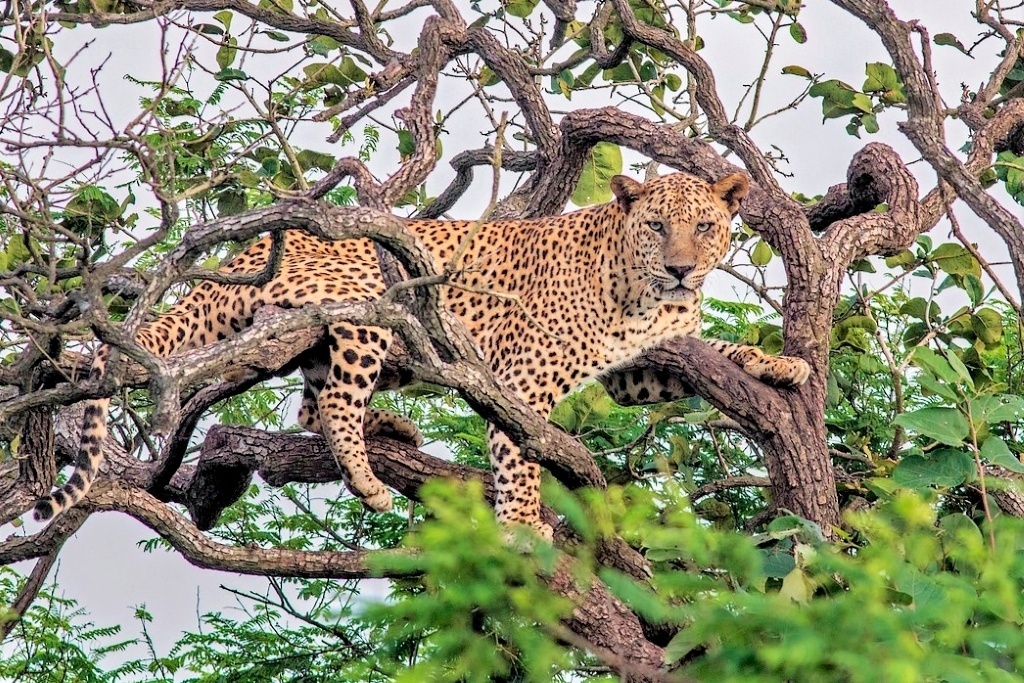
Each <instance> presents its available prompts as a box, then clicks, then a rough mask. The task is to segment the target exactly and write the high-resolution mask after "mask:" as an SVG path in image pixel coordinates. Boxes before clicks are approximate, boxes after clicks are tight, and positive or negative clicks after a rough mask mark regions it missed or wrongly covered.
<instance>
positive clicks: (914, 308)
mask: <svg viewBox="0 0 1024 683" xmlns="http://www.w3.org/2000/svg"><path fill="white" fill-rule="evenodd" d="M900 313H901V314H903V315H909V316H910V317H911V318H917V319H918V320H926V321H929V322H936V321H937V320H938V319H939V315H940V314H941V313H942V311H941V309H940V308H939V305H938V304H936V303H935V302H934V301H928V300H926V299H924V298H923V297H920V296H917V297H914V298H913V299H911V300H910V301H908V302H906V303H905V304H903V305H902V306H900Z"/></svg>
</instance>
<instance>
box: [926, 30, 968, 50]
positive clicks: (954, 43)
mask: <svg viewBox="0 0 1024 683" xmlns="http://www.w3.org/2000/svg"><path fill="white" fill-rule="evenodd" d="M932 42H934V43H935V44H936V45H949V46H951V47H955V48H956V49H957V50H960V52H963V53H964V54H967V48H965V47H964V44H963V43H961V42H960V41H959V40H958V39H957V37H956V36H954V35H953V34H952V33H936V34H935V36H934V37H933V38H932Z"/></svg>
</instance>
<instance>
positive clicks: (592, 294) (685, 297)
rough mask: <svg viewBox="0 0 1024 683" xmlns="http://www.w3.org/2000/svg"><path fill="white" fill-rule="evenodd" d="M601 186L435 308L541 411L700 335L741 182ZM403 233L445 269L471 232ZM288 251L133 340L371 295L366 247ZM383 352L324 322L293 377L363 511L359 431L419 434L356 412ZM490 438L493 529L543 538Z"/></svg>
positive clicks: (479, 257)
mask: <svg viewBox="0 0 1024 683" xmlns="http://www.w3.org/2000/svg"><path fill="white" fill-rule="evenodd" d="M612 189H613V191H614V193H615V196H616V198H615V200H614V201H613V202H611V203H609V204H605V205H601V206H596V207H592V208H587V209H583V210H580V211H576V212H573V213H569V214H565V215H562V216H556V217H552V218H543V219H538V220H513V221H496V222H493V223H486V224H484V225H483V226H481V228H480V230H479V231H478V232H477V234H476V235H475V237H474V238H473V240H472V243H471V244H470V246H469V248H468V249H467V251H466V253H465V258H464V262H463V263H464V264H465V265H467V266H468V267H467V268H466V269H465V270H464V271H463V273H462V274H461V275H460V276H459V280H460V282H458V283H456V286H450V287H447V288H446V292H445V300H446V305H447V306H448V308H449V309H450V310H451V311H452V312H453V313H454V314H455V315H456V316H458V317H459V318H460V319H461V320H462V321H463V322H464V323H465V325H466V327H467V328H468V330H469V332H470V334H471V335H472V336H473V338H474V339H475V340H476V342H477V343H478V345H479V346H480V348H481V349H482V350H483V353H484V356H485V358H486V359H487V361H488V362H489V363H490V365H491V368H492V369H493V371H494V372H495V374H496V375H497V376H498V378H499V379H500V380H502V381H503V382H505V383H506V384H507V385H508V386H510V387H512V388H513V389H514V390H515V391H516V392H517V393H518V395H519V396H520V397H521V398H522V399H523V400H525V401H526V402H527V403H529V404H530V405H531V406H533V407H534V408H535V409H536V410H537V411H538V412H539V413H541V414H543V415H547V414H548V412H549V411H550V410H551V408H552V407H553V406H554V404H555V402H556V401H558V400H559V399H560V398H562V397H563V396H564V395H565V394H566V393H568V392H569V391H570V390H571V389H573V388H574V387H576V386H577V385H579V384H580V383H581V382H583V381H584V380H587V379H589V378H593V377H595V376H598V375H600V374H601V373H603V372H606V371H609V370H612V369H614V368H615V367H616V366H617V365H619V364H622V363H624V362H626V361H628V360H630V359H631V358H634V357H635V356H636V355H637V354H638V353H639V352H641V351H642V350H644V349H646V348H650V347H652V346H654V345H656V344H658V343H659V342H661V341H663V340H665V339H667V338H670V337H675V336H686V335H696V334H699V331H700V310H699V303H700V293H699V290H700V287H701V285H702V284H703V282H704V279H705V277H706V276H707V275H708V273H709V272H711V270H712V269H714V268H715V266H716V265H717V264H718V263H719V262H720V261H721V260H722V258H723V257H724V256H725V254H726V251H727V249H728V247H729V237H730V222H731V218H732V216H733V215H734V214H735V213H736V211H737V209H738V207H739V202H740V200H741V199H742V198H743V197H744V196H745V195H746V193H747V190H748V181H747V178H746V176H744V175H742V174H733V175H729V176H726V177H724V178H722V179H720V180H719V181H718V182H716V183H713V184H709V183H706V182H704V181H703V180H700V179H698V178H695V177H693V176H690V175H686V174H682V173H676V174H673V175H668V176H664V177H662V178H657V179H654V180H650V181H648V182H647V183H644V184H641V183H638V182H636V181H634V180H631V179H629V178H627V177H625V176H616V177H615V178H614V179H613V181H612ZM407 224H408V227H409V229H410V230H411V231H412V232H413V233H415V234H417V235H418V236H419V237H420V238H421V239H422V240H423V241H424V243H425V244H426V245H427V247H428V248H429V249H430V250H431V252H432V253H433V255H434V257H435V258H436V262H437V263H438V264H442V263H444V262H446V261H447V260H448V259H449V258H451V256H452V255H453V254H454V253H455V250H456V249H457V247H458V245H459V243H460V241H461V240H462V238H463V236H464V235H465V234H466V231H467V230H468V228H469V227H470V223H468V222H463V221H427V220H410V221H408V223H407ZM285 239H286V244H285V250H284V258H283V262H282V264H281V267H280V271H279V273H278V274H277V275H276V276H275V277H274V278H273V280H272V281H271V282H269V283H268V284H266V285H265V286H263V287H259V288H256V287H251V286H240V285H218V284H212V283H210V282H204V283H202V284H199V285H198V286H196V287H195V288H194V289H192V290H191V292H189V294H188V295H187V296H185V297H184V298H183V299H182V300H181V302H180V303H178V304H177V305H176V306H174V307H173V308H172V309H171V310H170V311H169V312H167V313H165V314H164V315H161V316H160V317H158V318H157V319H156V320H155V321H154V322H152V323H149V324H148V325H146V326H144V327H143V328H142V329H141V331H140V332H139V334H138V341H139V343H140V344H141V345H142V346H144V347H146V348H147V349H149V350H150V351H152V352H153V353H155V354H157V355H160V356H164V355H167V354H169V353H171V352H173V351H177V350H181V349H186V348H194V347H198V346H202V345H205V344H209V343H212V342H213V341H216V340H218V339H222V338H225V337H227V336H230V335H232V334H233V333H235V332H237V331H239V330H240V329H242V328H244V327H246V326H247V325H249V324H251V320H252V316H253V313H254V312H255V311H256V309H258V308H259V307H261V306H264V305H268V304H274V305H277V306H284V307H290V306H301V305H303V304H306V303H311V302H327V301H338V300H369V299H373V298H375V297H378V296H380V294H381V293H382V291H383V289H384V285H383V283H382V279H381V276H380V272H379V268H378V265H377V258H376V253H375V251H374V247H373V244H372V243H371V242H370V241H369V240H346V241H340V242H326V241H322V240H318V239H316V238H313V237H310V236H308V235H306V234H304V233H302V232H288V233H286V237H285ZM270 248H271V239H270V238H269V237H267V238H264V239H262V240H261V241H259V242H256V243H255V244H253V245H252V246H251V247H250V248H249V249H247V250H246V251H245V252H244V253H242V254H241V255H240V256H238V257H237V258H235V259H234V260H233V261H231V263H230V264H229V265H228V266H226V268H225V270H230V271H236V272H259V271H260V270H262V269H263V267H264V264H265V263H266V260H267V257H268V255H269V253H270ZM457 284H464V285H466V287H464V288H460V287H458V286H457ZM481 291H491V292H495V293H501V294H504V295H505V296H500V297H499V296H490V295H488V294H483V293H480V292H481ZM391 342H392V333H391V331H390V330H387V329H383V328H370V327H360V326H358V325H352V324H347V323H341V324H337V325H334V326H332V327H331V328H330V329H329V330H328V344H327V345H326V347H325V350H324V352H323V354H322V356H321V357H316V356H315V354H314V355H312V356H311V357H310V359H309V360H307V361H305V362H304V363H303V367H302V370H303V373H304V375H305V380H306V386H305V392H304V399H303V404H302V409H301V410H300V423H301V424H302V425H303V426H304V427H306V428H307V429H310V430H313V431H318V432H322V433H323V435H324V436H325V437H326V438H327V440H328V442H329V444H330V447H331V450H332V452H333V453H334V455H335V457H336V458H337V461H338V464H339V465H340V467H341V471H342V474H343V476H344V479H345V482H346V484H347V485H348V487H349V489H351V491H352V492H353V493H354V494H355V495H356V496H358V497H359V498H361V499H362V501H363V502H364V503H365V504H366V505H368V506H369V507H371V508H373V509H375V510H386V509H388V508H389V507H390V506H391V494H390V492H389V491H388V490H387V488H386V487H385V486H384V484H383V483H381V482H380V480H378V479H377V477H376V476H374V474H373V473H372V472H371V471H370V468H369V466H368V464H367V458H366V452H365V449H364V445H363V431H364V423H374V425H375V426H381V425H383V428H385V429H390V430H391V431H392V432H397V433H399V434H404V435H406V436H409V437H410V438H412V439H414V440H416V439H417V438H418V437H417V435H416V432H415V428H414V427H412V425H411V424H409V423H406V422H402V421H400V420H396V419H395V418H394V417H393V416H387V415H382V414H380V413H377V412H368V411H367V404H368V402H369V400H370V397H371V395H372V393H373V392H374V390H375V389H381V388H390V387H383V386H381V378H380V370H381V364H382V361H383V360H384V358H385V356H386V354H387V351H388V347H389V345H390V344H391ZM711 343H712V344H713V345H714V346H715V347H716V348H717V349H718V350H719V351H721V352H722V353H723V354H725V355H726V356H727V357H729V358H730V359H732V360H734V361H735V362H736V363H737V364H739V365H740V366H742V367H744V368H745V369H746V370H747V371H748V372H750V373H751V374H752V375H754V376H755V377H758V378H762V379H768V380H771V381H774V382H776V383H780V384H791V385H796V384H801V383H802V382H804V381H805V380H806V379H807V375H808V372H809V369H808V366H807V364H806V363H804V362H803V361H802V360H799V359H795V358H785V357H774V358H770V357H766V356H765V355H764V354H763V353H762V352H761V351H760V350H758V349H756V348H753V347H745V346H739V345H736V344H731V343H728V342H722V341H712V342H711ZM108 355H109V349H107V348H103V349H101V350H100V351H99V352H98V353H97V355H96V359H95V361H94V366H93V370H92V373H93V376H97V377H98V376H99V375H100V374H101V373H102V372H103V371H104V368H105V364H106V361H107V357H108ZM632 389H633V390H632V392H631V388H630V387H619V388H618V390H619V392H620V393H621V394H622V395H623V396H627V395H631V394H632V395H633V396H632V397H633V398H636V397H637V396H636V395H637V394H639V395H640V398H643V396H644V394H645V392H648V389H647V388H645V387H639V386H638V387H633V388H632ZM108 404H109V401H108V400H105V399H104V400H98V401H93V402H92V403H91V404H90V405H89V407H88V409H87V410H86V414H85V419H84V426H83V433H82V443H81V449H80V452H79V455H78V462H77V466H76V469H75V473H74V474H73V475H72V476H71V478H70V479H69V481H68V483H67V484H66V485H65V486H64V488H63V489H61V490H58V491H55V492H54V493H53V494H51V495H50V496H49V497H47V498H44V499H42V500H40V502H39V503H38V505H37V506H36V516H37V518H39V519H48V518H50V517H52V516H53V515H55V514H56V513H58V512H59V511H60V510H62V509H64V508H66V507H68V506H69V505H73V504H74V503H75V502H77V501H78V500H80V499H81V498H82V497H83V496H84V495H85V493H86V492H87V491H88V489H89V486H90V484H91V483H92V481H93V479H94V477H95V476H96V473H97V471H98V469H99V466H100V463H101V460H102V452H101V448H100V444H101V443H102V441H103V439H104V437H105V436H106V416H107V408H108ZM488 437H489V442H490V443H489V446H490V453H491V462H492V465H493V468H494V476H495V481H496V485H497V490H498V500H497V505H496V509H497V516H498V518H499V519H500V520H501V521H503V522H511V523H524V524H529V525H533V526H535V527H537V528H538V529H540V530H541V531H542V532H548V531H550V530H549V529H546V527H545V526H544V525H543V523H542V522H541V521H540V501H539V494H538V485H539V483H540V468H539V467H538V466H537V465H534V464H532V463H529V462H526V461H524V460H523V459H522V458H521V457H520V455H519V452H518V449H517V448H516V447H515V445H514V444H513V443H512V442H511V441H510V440H509V439H508V438H507V437H506V436H505V435H504V434H503V433H501V432H499V431H497V430H495V429H493V428H491V429H490V430H489V431H488Z"/></svg>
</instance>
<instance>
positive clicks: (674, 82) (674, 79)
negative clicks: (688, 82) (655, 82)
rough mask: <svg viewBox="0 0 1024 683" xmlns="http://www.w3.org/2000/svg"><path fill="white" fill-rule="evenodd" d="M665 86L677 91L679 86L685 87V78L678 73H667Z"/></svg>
mask: <svg viewBox="0 0 1024 683" xmlns="http://www.w3.org/2000/svg"><path fill="white" fill-rule="evenodd" d="M665 87H666V88H668V89H669V90H671V91H672V92H676V91H677V90H679V88H681V87H683V79H682V78H680V77H679V76H677V75H676V74H665Z"/></svg>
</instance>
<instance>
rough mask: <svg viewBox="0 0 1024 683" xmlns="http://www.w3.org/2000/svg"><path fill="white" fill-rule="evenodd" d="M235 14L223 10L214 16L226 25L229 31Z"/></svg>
mask: <svg viewBox="0 0 1024 683" xmlns="http://www.w3.org/2000/svg"><path fill="white" fill-rule="evenodd" d="M233 16H234V15H233V14H231V12H229V11H227V10H223V11H220V12H217V13H216V14H214V15H213V18H214V19H216V20H217V21H218V22H219V23H220V25H221V26H223V27H224V30H225V31H227V30H228V29H230V28H231V18H232V17H233Z"/></svg>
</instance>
